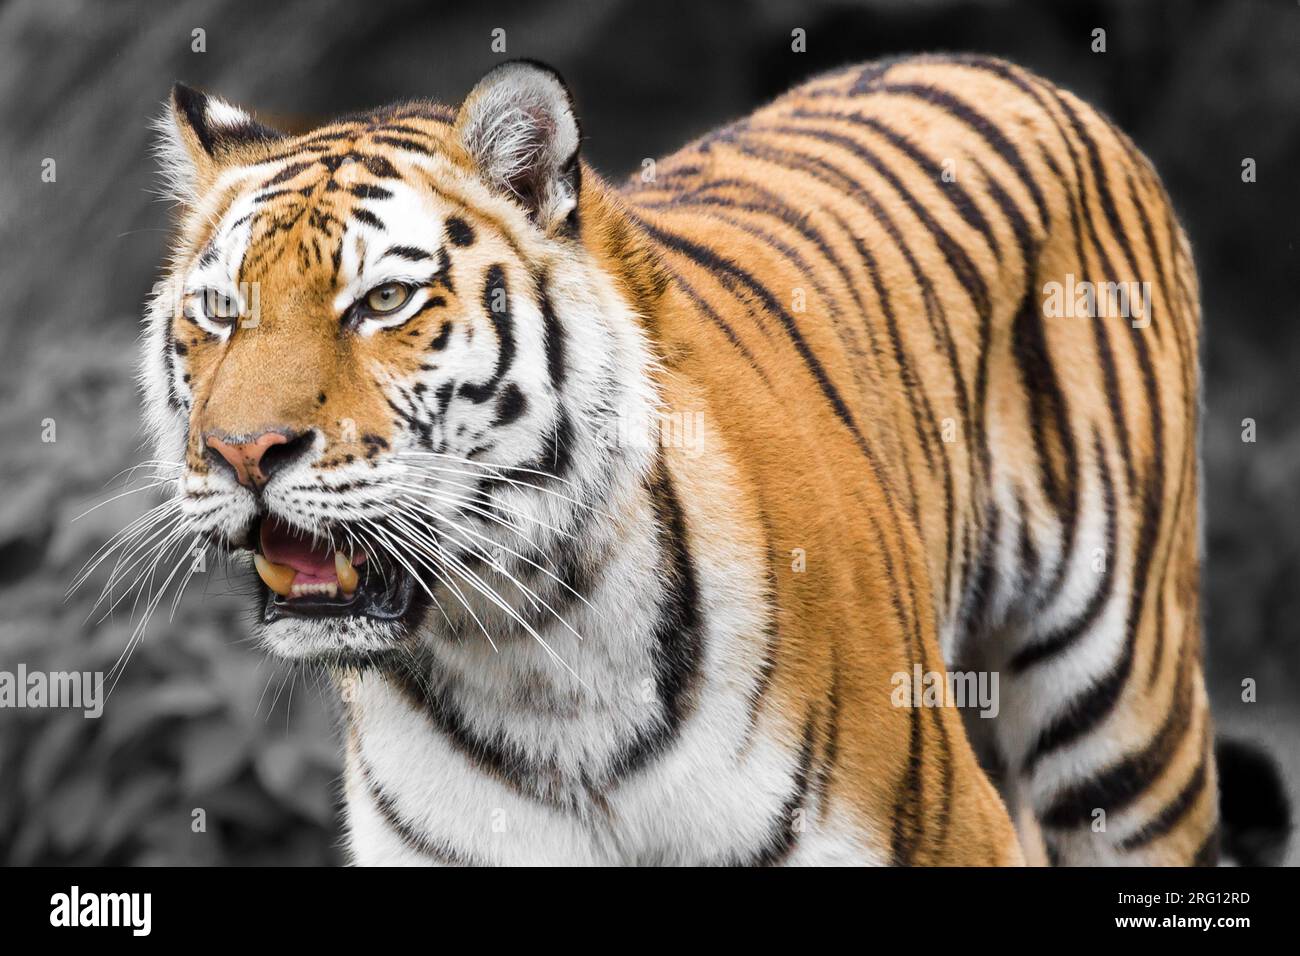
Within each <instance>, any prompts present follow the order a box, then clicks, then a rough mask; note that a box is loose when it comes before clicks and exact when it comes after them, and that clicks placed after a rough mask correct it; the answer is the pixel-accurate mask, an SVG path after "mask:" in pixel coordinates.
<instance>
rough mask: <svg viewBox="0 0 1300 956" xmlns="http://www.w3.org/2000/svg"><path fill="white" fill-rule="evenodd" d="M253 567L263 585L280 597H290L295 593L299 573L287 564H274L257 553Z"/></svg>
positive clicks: (254, 553)
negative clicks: (295, 579) (295, 580)
mask: <svg viewBox="0 0 1300 956" xmlns="http://www.w3.org/2000/svg"><path fill="white" fill-rule="evenodd" d="M253 565H254V566H255V567H256V568H257V576H258V577H259V578H261V579H262V583H263V584H265V585H266V586H267V587H268V588H270V589H271V590H272V591H274V592H275V593H276V594H278V595H280V597H288V596H289V595H290V593H292V591H293V579H294V578H295V577H296V576H297V574H298V572H297V571H296V570H294V569H293V568H291V567H289V566H288V565H285V564H272V563H271V562H270V561H268V560H266V558H264V557H262V556H261V555H260V554H258V553H257V552H256V551H254V552H253Z"/></svg>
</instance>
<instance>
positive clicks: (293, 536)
mask: <svg viewBox="0 0 1300 956" xmlns="http://www.w3.org/2000/svg"><path fill="white" fill-rule="evenodd" d="M262 556H263V557H264V558H266V560H268V561H270V562H271V563H273V564H285V565H288V566H289V567H291V568H293V569H294V570H295V571H297V572H298V576H297V577H296V578H294V583H295V584H313V583H318V582H330V581H335V580H337V576H336V574H335V570H334V552H333V550H331V548H330V546H329V544H328V543H327V542H324V541H320V540H318V539H315V538H312V537H310V536H309V535H303V534H300V533H299V532H297V531H295V530H293V529H292V528H290V527H288V526H287V525H285V524H283V523H281V522H280V521H279V520H278V519H273V520H270V521H264V522H262Z"/></svg>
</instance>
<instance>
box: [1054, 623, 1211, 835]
mask: <svg viewBox="0 0 1300 956" xmlns="http://www.w3.org/2000/svg"><path fill="white" fill-rule="evenodd" d="M1184 647H1186V644H1184ZM1188 660H1189V658H1188V655H1187V654H1186V653H1184V655H1183V657H1182V660H1181V665H1180V669H1179V673H1178V681H1177V683H1176V684H1175V686H1174V688H1173V690H1172V691H1171V692H1170V693H1171V698H1172V699H1171V700H1170V702H1169V711H1168V713H1167V714H1166V716H1165V719H1164V721H1163V723H1162V724H1161V726H1160V729H1159V730H1158V731H1156V733H1155V735H1154V736H1153V737H1152V738H1151V740H1150V741H1149V742H1148V743H1147V745H1146V746H1145V747H1143V748H1142V749H1141V750H1139V751H1138V752H1137V753H1133V754H1129V755H1128V756H1126V757H1124V758H1123V759H1122V760H1120V761H1118V762H1117V763H1115V764H1113V765H1112V766H1110V767H1109V768H1107V769H1106V770H1105V771H1103V772H1102V773H1099V774H1098V775H1097V776H1096V777H1094V778H1093V779H1091V780H1087V781H1084V782H1083V783H1080V784H1076V785H1075V786H1073V787H1069V788H1067V789H1065V790H1063V791H1061V792H1060V793H1058V794H1057V795H1056V796H1055V797H1054V798H1053V800H1052V804H1051V806H1050V807H1049V808H1048V810H1047V812H1045V813H1043V814H1040V815H1039V820H1040V821H1041V822H1042V823H1043V824H1045V825H1046V826H1049V827H1055V828H1056V829H1068V828H1070V827H1080V826H1085V825H1087V824H1088V822H1089V821H1090V820H1091V819H1092V813H1093V811H1094V810H1096V809H1097V808H1101V809H1104V810H1105V811H1106V812H1107V813H1118V812H1119V811H1121V810H1123V809H1125V808H1126V807H1128V806H1130V805H1131V804H1132V803H1133V801H1134V800H1136V799H1137V798H1138V797H1140V796H1141V795H1142V794H1143V793H1144V792H1145V791H1146V789H1147V787H1149V786H1150V785H1151V784H1152V783H1153V782H1154V781H1155V780H1157V779H1158V778H1159V777H1160V775H1161V774H1163V773H1164V772H1165V770H1166V768H1168V766H1169V764H1170V763H1171V762H1172V761H1173V759H1174V755H1175V753H1176V752H1177V750H1178V745H1179V744H1181V743H1182V741H1183V738H1184V737H1185V736H1186V735H1187V728H1188V726H1189V725H1190V724H1191V720H1192V691H1193V686H1192V673H1193V672H1192V668H1190V667H1189V666H1188Z"/></svg>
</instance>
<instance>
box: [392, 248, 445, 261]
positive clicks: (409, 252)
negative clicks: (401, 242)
mask: <svg viewBox="0 0 1300 956" xmlns="http://www.w3.org/2000/svg"><path fill="white" fill-rule="evenodd" d="M388 256H393V257H395V258H398V259H406V260H407V261H408V262H423V261H424V260H425V259H432V258H433V253H432V252H426V251H425V250H423V249H417V248H416V247H415V246H389V247H388V248H387V249H385V250H384V254H383V255H382V256H380V257H379V258H381V259H384V258H386V257H388Z"/></svg>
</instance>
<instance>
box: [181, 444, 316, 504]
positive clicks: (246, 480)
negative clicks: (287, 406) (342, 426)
mask: <svg viewBox="0 0 1300 956" xmlns="http://www.w3.org/2000/svg"><path fill="white" fill-rule="evenodd" d="M312 439H313V433H312V431H311V430H310V429H309V430H307V431H305V432H299V433H293V432H290V433H289V434H285V433H284V432H263V433H262V434H260V435H258V436H256V437H255V438H251V439H249V440H248V441H227V440H226V439H224V438H222V437H220V436H219V435H214V434H209V435H208V436H207V438H206V444H207V452H206V454H207V457H208V458H209V459H210V460H211V461H213V462H218V461H224V462H225V463H226V464H227V465H229V466H230V467H231V469H232V470H233V471H234V473H235V478H236V480H237V481H238V482H239V483H240V484H241V485H244V486H245V487H247V488H252V489H253V490H255V491H261V490H262V488H263V487H264V486H265V485H266V483H267V482H268V481H270V480H271V478H272V477H274V475H275V473H276V472H278V471H280V470H281V469H283V468H285V467H287V466H288V465H290V464H292V463H293V462H295V461H297V460H298V459H299V458H301V457H302V456H303V454H304V453H305V452H306V451H307V449H309V448H310V447H311V445H312ZM214 452H215V454H214Z"/></svg>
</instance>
